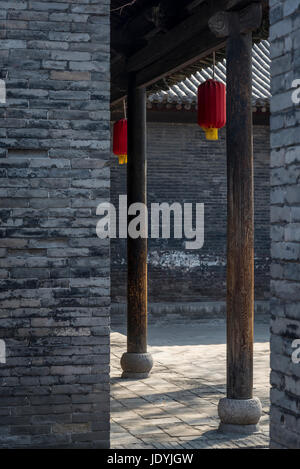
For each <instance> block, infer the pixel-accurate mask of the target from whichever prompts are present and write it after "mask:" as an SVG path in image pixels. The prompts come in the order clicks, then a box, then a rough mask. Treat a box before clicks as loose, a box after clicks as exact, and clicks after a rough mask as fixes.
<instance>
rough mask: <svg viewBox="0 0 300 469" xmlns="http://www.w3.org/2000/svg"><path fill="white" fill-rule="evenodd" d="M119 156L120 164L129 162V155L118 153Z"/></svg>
mask: <svg viewBox="0 0 300 469" xmlns="http://www.w3.org/2000/svg"><path fill="white" fill-rule="evenodd" d="M118 156H119V164H126V163H127V155H118Z"/></svg>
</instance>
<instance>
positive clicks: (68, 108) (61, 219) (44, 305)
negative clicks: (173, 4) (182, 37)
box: [0, 0, 110, 448]
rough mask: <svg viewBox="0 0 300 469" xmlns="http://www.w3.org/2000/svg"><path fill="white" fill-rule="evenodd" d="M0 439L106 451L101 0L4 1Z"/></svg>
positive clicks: (106, 137) (105, 100)
mask: <svg viewBox="0 0 300 469" xmlns="http://www.w3.org/2000/svg"><path fill="white" fill-rule="evenodd" d="M0 17H1V19H0V21H1V31H0V36H1V51H0V62H1V68H0V70H1V75H2V78H3V79H5V81H6V85H7V104H6V105H4V104H2V105H1V107H0V116H1V122H0V156H1V160H0V173H1V176H0V186H1V187H0V195H1V200H0V207H1V209H0V220H1V225H0V233H1V240H0V246H1V248H0V257H1V259H0V278H1V280H0V286H1V292H0V308H1V312H0V334H1V339H4V340H5V342H6V350H7V363H6V364H0V384H1V387H0V447H5V448H6V447H12V448H18V447H56V448H58V447H64V448H68V447H72V448H76V447H82V448H88V447H97V448H106V447H108V445H109V383H108V380H109V369H108V366H109V304H110V299H109V294H110V292H109V278H110V272H109V244H108V242H107V241H105V242H103V241H100V240H99V239H98V238H97V237H96V235H95V226H96V220H97V218H96V216H95V209H96V205H97V203H99V202H100V201H102V200H103V198H104V199H106V200H107V199H108V198H109V186H110V179H109V178H110V174H109V158H110V154H109V146H110V134H109V0H82V1H78V0H57V1H56V2H53V1H45V0H39V1H30V0H24V1H23V0H18V1H0Z"/></svg>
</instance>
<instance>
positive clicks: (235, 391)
mask: <svg viewBox="0 0 300 469" xmlns="http://www.w3.org/2000/svg"><path fill="white" fill-rule="evenodd" d="M226 58H227V125H226V139H227V397H228V398H230V399H250V398H252V388H253V313H254V208H253V143H252V139H253V136H252V105H251V96H252V70H251V68H252V34H251V33H247V34H232V35H231V36H230V37H229V38H228V40H227V54H226Z"/></svg>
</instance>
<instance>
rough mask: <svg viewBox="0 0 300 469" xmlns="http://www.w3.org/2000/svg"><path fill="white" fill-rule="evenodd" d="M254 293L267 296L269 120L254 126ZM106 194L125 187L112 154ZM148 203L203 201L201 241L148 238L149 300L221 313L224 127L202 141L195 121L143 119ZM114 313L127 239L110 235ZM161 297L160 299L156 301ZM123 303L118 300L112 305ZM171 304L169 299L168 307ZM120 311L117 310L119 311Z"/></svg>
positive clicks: (121, 293)
mask: <svg viewBox="0 0 300 469" xmlns="http://www.w3.org/2000/svg"><path fill="white" fill-rule="evenodd" d="M254 155H255V278H256V285H255V293H256V300H258V301H265V300H267V299H268V297H269V257H270V254H269V127H268V126H255V128H254ZM111 164H112V167H111V198H112V201H113V202H114V203H115V204H116V206H117V205H118V195H119V194H126V167H125V166H118V164H117V162H116V157H115V156H112V162H111ZM148 202H149V207H150V204H151V203H152V202H160V203H161V202H168V203H172V202H180V203H184V202H191V203H193V204H195V203H196V202H197V203H204V204H205V242H204V246H203V248H202V249H201V250H186V249H185V240H184V239H174V238H173V239H158V240H155V239H149V258H148V261H149V302H150V306H151V304H152V303H155V304H156V306H155V308H154V312H155V311H157V312H158V311H159V310H161V311H162V312H163V311H173V312H183V313H188V314H190V315H192V314H196V315H197V314H198V313H202V314H203V313H205V312H207V313H208V314H212V313H214V314H218V313H221V314H223V312H224V306H225V305H224V300H225V296H226V156H225V129H223V130H222V131H221V134H220V140H219V141H217V142H208V141H206V140H205V139H204V133H203V131H202V130H201V129H200V128H199V127H198V126H197V125H194V124H171V123H153V122H149V123H148ZM111 256H112V266H111V276H112V302H113V304H114V310H113V311H114V313H113V319H114V317H116V316H118V313H120V314H122V312H124V306H123V305H124V302H125V301H126V241H125V240H120V239H116V240H112V242H111ZM157 303H161V304H162V305H157ZM118 304H119V305H120V304H121V305H122V306H121V307H118V306H117V305H118ZM172 305H173V306H172ZM123 316H124V315H123Z"/></svg>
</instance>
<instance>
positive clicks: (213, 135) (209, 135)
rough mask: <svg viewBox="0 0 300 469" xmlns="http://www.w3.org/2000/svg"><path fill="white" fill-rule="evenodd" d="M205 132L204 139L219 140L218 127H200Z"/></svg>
mask: <svg viewBox="0 0 300 469" xmlns="http://www.w3.org/2000/svg"><path fill="white" fill-rule="evenodd" d="M202 128H203V130H204V132H205V137H206V140H219V136H218V129H214V128H212V127H211V128H207V127H202Z"/></svg>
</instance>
